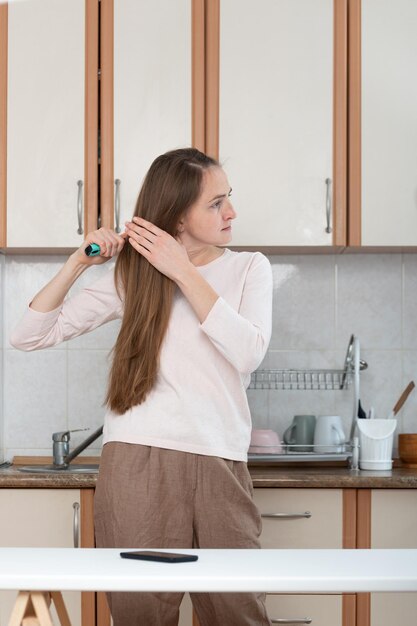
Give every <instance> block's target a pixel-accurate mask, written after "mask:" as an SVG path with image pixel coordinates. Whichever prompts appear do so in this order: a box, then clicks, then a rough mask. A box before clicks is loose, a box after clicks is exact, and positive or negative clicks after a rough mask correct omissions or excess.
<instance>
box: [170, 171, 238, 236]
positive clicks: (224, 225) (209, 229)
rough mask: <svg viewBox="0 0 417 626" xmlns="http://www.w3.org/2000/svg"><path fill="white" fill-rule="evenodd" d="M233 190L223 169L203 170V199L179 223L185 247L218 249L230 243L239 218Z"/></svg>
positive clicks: (201, 195)
mask: <svg viewBox="0 0 417 626" xmlns="http://www.w3.org/2000/svg"><path fill="white" fill-rule="evenodd" d="M231 191H232V190H231V187H230V185H229V181H228V180H227V176H226V174H225V172H224V171H223V170H222V168H221V167H214V166H213V167H210V168H209V169H207V170H205V171H204V174H203V185H202V192H201V194H200V197H199V199H198V200H197V201H196V202H195V204H193V205H192V206H191V207H190V208H189V209H188V211H187V212H186V214H185V215H184V216H183V217H182V218H181V220H180V226H179V231H180V238H181V242H182V243H183V244H184V245H185V246H186V247H194V246H201V245H213V246H218V245H225V244H227V243H229V242H230V241H231V239H232V227H231V222H232V220H233V219H234V218H235V217H236V213H235V210H234V208H233V206H232V204H231V202H230V194H231Z"/></svg>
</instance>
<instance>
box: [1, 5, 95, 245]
mask: <svg viewBox="0 0 417 626" xmlns="http://www.w3.org/2000/svg"><path fill="white" fill-rule="evenodd" d="M84 35H85V5H84V0H71V2H68V0H31V1H30V2H13V3H10V4H9V8H8V96H7V247H49V248H51V247H52V248H55V247H73V246H79V245H80V244H81V243H82V241H83V238H84V237H83V235H81V234H77V228H78V221H77V210H78V208H80V209H81V200H82V198H81V197H80V198H78V196H79V185H78V184H77V181H79V180H80V181H83V178H84V76H85V71H84V64H85V60H84V52H85V43H84V38H85V37H84ZM80 192H82V189H81V190H80ZM81 195H82V194H81ZM79 200H80V204H79V202H78V201H79ZM81 220H82V221H83V216H81Z"/></svg>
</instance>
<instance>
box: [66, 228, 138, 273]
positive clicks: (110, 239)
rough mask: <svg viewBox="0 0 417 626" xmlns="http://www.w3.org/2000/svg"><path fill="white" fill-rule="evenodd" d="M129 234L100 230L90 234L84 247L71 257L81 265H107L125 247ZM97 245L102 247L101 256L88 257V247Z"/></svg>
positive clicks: (106, 229)
mask: <svg viewBox="0 0 417 626" xmlns="http://www.w3.org/2000/svg"><path fill="white" fill-rule="evenodd" d="M126 237H127V232H124V233H121V234H120V235H118V234H116V233H115V232H114V230H111V229H110V228H99V229H98V230H93V231H92V232H91V233H88V235H87V237H86V238H85V240H84V242H83V243H82V245H81V246H80V247H79V248H78V250H76V251H75V252H74V253H73V254H72V255H71V256H72V257H73V259H74V260H75V261H77V263H80V264H81V265H101V264H102V263H106V261H109V260H110V259H111V258H112V257H114V256H115V255H116V254H119V252H120V251H121V250H122V248H123V246H124V245H125V241H126ZM91 243H96V244H97V245H99V246H100V254H99V255H97V256H87V255H86V253H85V249H86V247H87V246H88V245H89V244H91Z"/></svg>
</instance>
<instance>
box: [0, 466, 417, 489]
mask: <svg viewBox="0 0 417 626" xmlns="http://www.w3.org/2000/svg"><path fill="white" fill-rule="evenodd" d="M249 471H250V473H251V476H252V480H253V486H254V487H281V488H292V489H294V488H295V489H297V488H303V489H416V488H417V468H415V469H414V468H405V467H395V468H393V469H392V470H390V471H381V472H378V471H363V470H362V471H361V470H349V469H348V468H345V467H278V466H276V467H270V466H268V467H267V466H264V467H261V466H257V467H256V466H249ZM96 482H97V474H76V473H72V474H71V473H68V472H63V473H62V474H56V473H55V474H29V473H23V472H19V471H18V470H17V469H16V467H15V466H11V467H9V468H7V469H0V488H3V489H10V488H17V489H28V488H34V489H94V487H95V485H96Z"/></svg>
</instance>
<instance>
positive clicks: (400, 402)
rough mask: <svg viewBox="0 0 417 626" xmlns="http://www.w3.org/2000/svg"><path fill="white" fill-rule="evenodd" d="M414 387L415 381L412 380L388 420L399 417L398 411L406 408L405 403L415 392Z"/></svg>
mask: <svg viewBox="0 0 417 626" xmlns="http://www.w3.org/2000/svg"><path fill="white" fill-rule="evenodd" d="M414 387H415V384H414V381H413V380H412V381H411V382H410V383H408V385H407V387H406V388H405V389H404V391H403V392H402V394H401V395H400V397H399V398H398V400H397V402H396V404H395V405H394V408H393V409H392V411H391V413H390V414H389V415H388V419H392V418H393V417H394V416H395V415H397V413H398V411H399V410H400V409H401V408H402V407H403V406H404V404H405V401H406V400H407V398H408V396H409V395H410V393H411V392H412V391H413V389H414Z"/></svg>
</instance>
